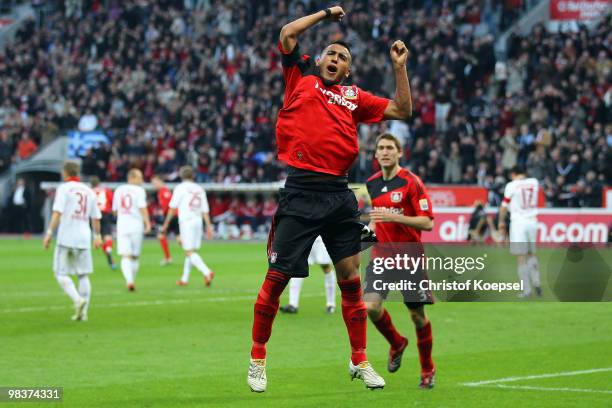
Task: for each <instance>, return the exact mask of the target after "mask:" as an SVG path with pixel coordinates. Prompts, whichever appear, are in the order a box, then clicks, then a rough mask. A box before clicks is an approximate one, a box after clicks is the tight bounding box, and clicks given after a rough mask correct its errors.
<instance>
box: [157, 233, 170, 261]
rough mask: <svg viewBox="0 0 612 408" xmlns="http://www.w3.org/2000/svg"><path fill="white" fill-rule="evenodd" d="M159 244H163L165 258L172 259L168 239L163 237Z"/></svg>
mask: <svg viewBox="0 0 612 408" xmlns="http://www.w3.org/2000/svg"><path fill="white" fill-rule="evenodd" d="M159 243H160V244H161V247H162V251H164V257H165V258H166V259H170V248H168V239H167V238H166V237H161V238H160V239H159Z"/></svg>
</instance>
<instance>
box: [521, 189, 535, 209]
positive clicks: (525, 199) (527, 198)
mask: <svg viewBox="0 0 612 408" xmlns="http://www.w3.org/2000/svg"><path fill="white" fill-rule="evenodd" d="M533 190H534V188H533V187H523V188H521V200H522V202H521V207H522V208H523V209H524V210H527V209H529V208H533V205H532V204H531V202H532V200H533V193H534V191H533Z"/></svg>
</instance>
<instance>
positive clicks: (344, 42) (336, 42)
mask: <svg viewBox="0 0 612 408" xmlns="http://www.w3.org/2000/svg"><path fill="white" fill-rule="evenodd" d="M333 44H338V45H341V46H343V47H344V48H346V49H347V50H348V52H349V54H351V58H353V53H352V52H351V46H350V45H349V44H348V43H347V42H346V41H342V40H336V41H332V42H330V43H329V45H333ZM329 45H328V47H329Z"/></svg>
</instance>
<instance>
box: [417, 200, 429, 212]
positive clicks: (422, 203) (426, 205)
mask: <svg viewBox="0 0 612 408" xmlns="http://www.w3.org/2000/svg"><path fill="white" fill-rule="evenodd" d="M419 207H420V208H421V211H427V210H429V203H428V202H427V199H426V198H421V199H420V200H419Z"/></svg>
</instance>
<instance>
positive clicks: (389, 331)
mask: <svg viewBox="0 0 612 408" xmlns="http://www.w3.org/2000/svg"><path fill="white" fill-rule="evenodd" d="M374 326H376V328H377V329H378V331H379V332H380V333H381V334H382V335H383V336H385V339H387V341H388V342H389V344H390V345H391V348H393V349H395V350H397V349H399V348H400V347H401V346H402V345H403V344H404V338H403V337H402V335H401V334H399V333H398V331H397V330H396V329H395V326H394V325H393V322H392V321H391V315H389V312H387V309H383V312H382V315H381V316H380V318H379V319H378V320H377V321H375V322H374Z"/></svg>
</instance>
